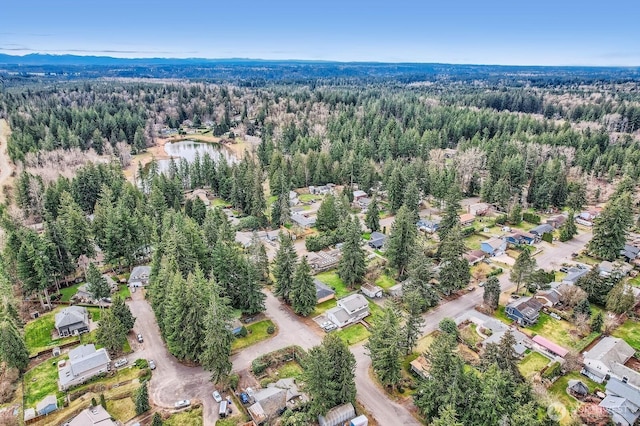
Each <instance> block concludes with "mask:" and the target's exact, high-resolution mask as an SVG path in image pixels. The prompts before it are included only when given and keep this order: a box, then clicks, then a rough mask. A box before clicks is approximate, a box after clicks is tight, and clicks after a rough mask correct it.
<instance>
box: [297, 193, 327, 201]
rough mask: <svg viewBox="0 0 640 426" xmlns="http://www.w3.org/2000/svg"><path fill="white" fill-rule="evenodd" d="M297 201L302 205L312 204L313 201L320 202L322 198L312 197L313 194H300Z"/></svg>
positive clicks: (318, 196)
mask: <svg viewBox="0 0 640 426" xmlns="http://www.w3.org/2000/svg"><path fill="white" fill-rule="evenodd" d="M298 199H299V200H300V201H302V202H303V203H309V202H311V203H312V202H314V201H319V200H322V196H320V195H314V194H301V195H298Z"/></svg>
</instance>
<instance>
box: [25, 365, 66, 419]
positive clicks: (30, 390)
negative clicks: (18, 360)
mask: <svg viewBox="0 0 640 426" xmlns="http://www.w3.org/2000/svg"><path fill="white" fill-rule="evenodd" d="M61 359H63V357H61V356H58V357H55V358H51V359H49V360H47V361H44V362H42V363H40V364H38V365H36V366H35V367H33V368H32V369H31V370H29V371H27V372H26V373H25V374H24V404H25V407H35V405H36V404H37V403H38V402H39V401H40V400H41V399H42V398H44V397H45V396H47V395H49V394H54V395H57V396H61V395H63V393H62V392H60V393H59V392H58V367H57V362H58V361H59V360H61Z"/></svg>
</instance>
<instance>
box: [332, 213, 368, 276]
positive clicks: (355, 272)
mask: <svg viewBox="0 0 640 426" xmlns="http://www.w3.org/2000/svg"><path fill="white" fill-rule="evenodd" d="M346 220H347V222H348V223H347V224H346V235H345V241H344V243H343V245H342V248H341V252H342V257H341V258H340V264H339V266H338V276H339V277H340V278H341V279H342V281H343V282H344V283H345V284H346V285H347V287H349V288H353V287H354V286H355V285H356V284H358V283H360V282H362V279H363V278H364V274H365V272H366V270H367V265H366V263H365V252H364V249H363V248H362V244H361V241H362V229H361V228H360V221H359V220H358V218H357V217H352V218H351V219H349V218H347V219H346Z"/></svg>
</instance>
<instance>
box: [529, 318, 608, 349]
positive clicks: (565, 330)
mask: <svg viewBox="0 0 640 426" xmlns="http://www.w3.org/2000/svg"><path fill="white" fill-rule="evenodd" d="M522 331H524V332H525V333H526V334H528V335H532V334H533V333H535V334H540V335H541V336H543V337H546V338H547V339H549V340H551V341H553V342H555V343H557V344H558V345H560V346H562V347H564V348H566V349H574V350H582V349H584V347H586V346H587V345H588V344H589V343H590V342H592V341H593V340H594V339H595V338H596V337H597V335H598V334H597V333H591V334H589V335H588V336H586V337H584V338H580V337H579V336H578V334H577V332H576V329H575V327H574V326H573V324H571V323H570V322H568V321H565V320H557V319H555V318H551V317H550V316H549V315H547V314H545V313H544V312H540V317H539V318H538V322H537V323H536V324H534V325H532V326H530V327H527V328H524V329H522Z"/></svg>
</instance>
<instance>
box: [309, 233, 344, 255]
mask: <svg viewBox="0 0 640 426" xmlns="http://www.w3.org/2000/svg"><path fill="white" fill-rule="evenodd" d="M339 242H340V241H339V239H338V237H337V236H336V235H335V234H323V235H316V236H312V237H308V238H307V239H306V240H305V241H304V245H305V247H306V248H307V250H309V251H320V250H322V249H325V248H327V247H329V246H332V245H334V244H337V243H339Z"/></svg>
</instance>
